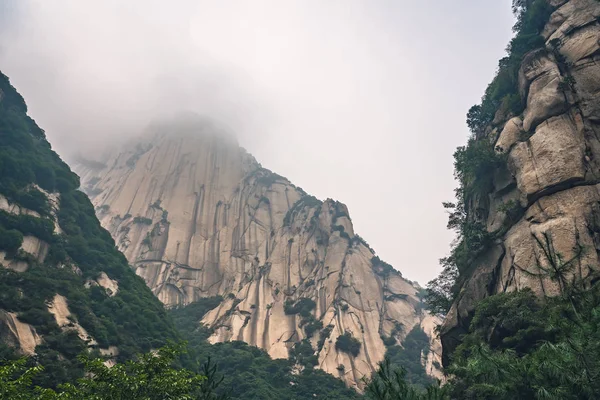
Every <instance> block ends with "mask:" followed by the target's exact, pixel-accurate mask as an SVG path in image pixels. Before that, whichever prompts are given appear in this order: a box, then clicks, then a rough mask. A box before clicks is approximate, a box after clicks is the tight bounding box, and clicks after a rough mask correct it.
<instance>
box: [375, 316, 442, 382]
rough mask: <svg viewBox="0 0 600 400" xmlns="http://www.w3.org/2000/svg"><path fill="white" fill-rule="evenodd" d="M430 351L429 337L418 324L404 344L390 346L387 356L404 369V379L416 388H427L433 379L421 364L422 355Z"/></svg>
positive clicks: (392, 362)
mask: <svg viewBox="0 0 600 400" xmlns="http://www.w3.org/2000/svg"><path fill="white" fill-rule="evenodd" d="M427 353H429V337H428V336H427V335H426V334H425V332H424V331H423V329H422V328H421V327H420V326H419V325H418V324H417V325H416V326H415V327H414V328H413V329H412V330H411V331H410V332H409V333H408V335H406V338H405V339H404V341H403V342H402V346H397V345H393V346H390V347H388V349H387V352H386V358H387V359H389V361H390V363H391V365H392V366H396V367H401V368H402V369H404V371H405V372H404V379H406V381H407V382H408V383H410V384H411V385H414V386H415V387H416V388H421V389H422V388H425V387H427V386H429V385H431V384H432V383H433V382H432V379H431V378H430V377H429V375H427V372H426V371H425V367H424V366H423V365H422V364H421V355H422V354H423V355H427Z"/></svg>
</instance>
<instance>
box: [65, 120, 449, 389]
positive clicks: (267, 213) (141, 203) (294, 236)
mask: <svg viewBox="0 0 600 400" xmlns="http://www.w3.org/2000/svg"><path fill="white" fill-rule="evenodd" d="M75 168H76V170H77V171H78V173H79V174H80V176H81V177H82V187H83V188H84V189H85V191H86V193H88V195H89V196H90V198H91V199H92V202H93V204H94V205H95V207H96V210H97V215H98V218H99V219H100V221H101V223H102V225H103V226H104V227H105V228H106V229H108V230H109V231H110V232H111V234H112V235H113V237H114V238H115V241H116V242H117V244H118V246H119V249H120V250H121V251H122V252H123V253H124V254H125V255H126V257H127V258H128V260H129V261H130V263H131V264H132V265H133V266H134V268H135V271H136V273H137V274H138V275H139V276H141V277H143V278H144V279H145V281H146V283H147V284H148V286H149V287H150V288H151V289H152V291H153V292H154V293H155V295H156V296H157V297H158V298H159V299H160V300H161V301H162V302H163V303H164V304H165V305H166V306H176V305H181V304H188V303H191V302H194V301H195V300H198V299H199V298H202V297H208V296H215V295H220V296H222V297H223V298H224V300H223V302H222V303H221V304H220V306H218V307H217V308H216V309H214V310H212V311H210V312H209V313H208V314H207V315H206V316H205V317H204V319H203V320H202V323H204V324H206V325H208V326H210V327H211V328H213V329H214V334H213V335H212V337H211V338H210V340H211V341H212V342H220V341H228V340H242V341H245V342H247V343H249V344H252V345H256V346H259V347H261V348H264V349H265V350H267V351H268V352H269V354H270V355H271V356H272V357H274V358H286V357H288V356H289V353H290V351H291V350H292V349H293V347H294V344H296V343H298V342H301V341H303V340H305V339H306V340H308V341H309V342H310V344H311V345H312V347H313V349H314V351H315V355H316V356H317V357H318V366H319V367H320V368H322V369H324V370H325V371H327V372H330V373H332V374H333V375H335V376H339V377H340V378H342V379H344V380H345V381H346V382H348V383H349V384H351V385H359V383H360V379H361V378H362V377H363V376H365V375H367V376H369V375H370V374H371V373H372V372H373V371H374V370H375V368H376V366H377V363H378V362H379V361H381V360H382V359H383V356H384V353H385V351H386V346H385V345H384V342H383V338H387V339H388V342H389V341H390V340H392V342H396V343H398V344H400V343H401V342H402V340H403V338H404V337H405V336H406V335H407V334H408V332H410V330H411V329H412V328H413V327H415V326H416V325H420V326H421V327H422V328H423V330H424V331H425V332H426V333H427V335H428V336H429V337H430V342H431V343H430V344H431V349H432V351H430V352H429V353H427V354H424V355H423V359H422V363H423V364H424V365H425V366H426V368H427V371H428V373H430V374H431V375H434V376H438V377H439V376H440V374H439V371H438V368H436V367H435V365H438V366H439V364H438V362H439V361H440V353H441V348H440V346H439V342H438V341H437V340H436V339H435V335H434V334H433V329H434V327H435V324H436V319H435V318H434V317H432V316H430V315H428V314H427V313H426V312H425V311H423V310H422V304H421V300H420V298H419V296H418V289H419V288H418V287H417V286H416V285H415V284H413V283H411V282H410V281H408V280H406V279H404V278H403V277H402V276H401V274H400V273H398V272H397V271H395V270H394V269H393V268H391V267H390V266H389V265H387V264H386V263H384V262H382V261H380V260H379V259H378V258H376V257H375V254H374V252H373V250H372V249H371V248H370V247H369V245H368V244H367V243H366V242H365V241H364V240H363V239H361V238H360V237H359V236H358V235H356V234H355V233H354V230H353V227H352V222H351V220H350V216H349V214H348V210H347V208H346V206H345V205H343V204H341V203H339V202H337V201H333V200H330V199H328V200H326V201H324V202H323V201H319V200H317V199H316V198H314V197H312V196H309V195H308V194H306V193H305V192H304V191H303V190H302V189H301V188H299V187H296V186H294V185H293V184H291V183H290V182H289V181H288V180H287V179H285V178H283V177H281V176H279V175H277V174H275V173H272V172H271V171H269V170H267V169H264V168H262V167H261V166H260V164H258V163H257V162H256V160H255V159H254V158H253V157H252V156H251V155H249V154H248V153H246V152H245V151H244V150H243V149H241V148H240V147H239V146H238V145H237V144H236V142H235V141H234V140H233V139H231V138H229V137H228V136H227V135H226V134H224V133H222V132H219V131H218V128H216V127H215V126H212V125H211V124H210V123H207V122H205V121H198V120H193V119H192V120H189V121H179V122H177V123H172V124H166V125H162V126H156V127H154V128H153V131H152V132H151V133H149V134H148V136H145V137H144V138H143V139H141V140H140V141H138V142H137V143H135V145H132V146H131V147H130V148H129V149H126V150H124V151H122V152H120V153H118V154H116V155H114V156H111V157H108V158H107V159H106V160H102V161H101V162H80V163H79V164H78V165H76V167H75ZM343 334H351V335H352V337H354V338H356V339H357V340H358V341H359V342H360V352H359V353H358V355H357V356H353V355H352V354H350V353H351V352H348V351H344V350H342V349H336V341H337V338H338V336H340V335H343ZM390 338H393V339H390Z"/></svg>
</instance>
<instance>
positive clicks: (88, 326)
mask: <svg viewBox="0 0 600 400" xmlns="http://www.w3.org/2000/svg"><path fill="white" fill-rule="evenodd" d="M78 187H79V178H78V177H77V176H76V175H75V174H74V173H73V172H71V170H70V169H69V167H68V166H67V165H66V164H65V163H64V162H63V161H62V160H61V159H60V158H59V156H58V155H57V154H56V153H54V152H53V151H52V149H51V147H50V144H49V143H48V141H47V140H46V137H45V134H44V131H43V130H41V129H40V128H39V127H38V126H37V125H36V123H35V122H34V121H33V120H32V119H31V118H30V117H28V116H27V107H26V105H25V102H24V100H23V98H22V97H21V96H20V95H19V94H18V93H17V91H16V90H15V89H14V88H13V87H12V86H11V84H10V82H9V80H8V78H7V77H6V76H5V75H0V263H1V264H2V268H0V342H1V344H0V366H3V367H0V386H2V387H0V398H11V399H12V398H15V397H14V393H19V395H20V396H21V397H20V398H23V399H34V398H35V399H38V398H40V399H41V398H44V399H46V398H48V399H49V398H54V397H51V396H55V395H56V396H71V395H72V396H74V397H64V398H88V397H86V396H87V395H89V394H90V393H93V391H92V392H90V390H91V389H90V387H93V388H96V390H97V391H98V393H100V394H99V395H100V396H101V397H99V398H105V397H102V396H103V394H101V393H104V395H106V396H109V394H110V393H113V392H111V390H109V389H110V385H111V384H112V385H114V384H117V383H119V384H123V385H124V384H125V382H126V381H127V380H124V379H125V378H124V376H121V375H119V374H118V373H116V372H110V373H109V372H107V371H108V370H103V369H102V368H103V367H102V362H104V364H106V365H107V366H112V365H115V364H116V363H121V364H119V365H120V367H119V368H126V371H129V372H128V373H130V374H132V375H131V378H130V380H129V381H127V382H129V384H131V385H134V384H137V383H140V382H145V381H144V380H145V379H147V377H145V374H146V372H144V371H147V370H149V369H152V368H160V369H161V371H163V372H161V373H164V374H165V375H164V382H163V381H160V379H158V378H157V379H158V380H157V382H155V384H156V385H158V386H157V387H156V391H155V392H154V393H153V394H152V396H154V397H152V398H162V397H160V396H161V395H166V394H167V393H180V394H181V396H183V394H186V395H188V394H190V393H196V392H197V389H198V388H197V387H196V386H195V385H191V386H190V385H189V384H187V383H186V384H185V385H184V386H182V387H181V388H180V389H181V390H179V389H177V390H175V389H173V388H169V387H168V385H167V386H165V385H166V383H165V382H167V383H169V382H170V384H172V385H178V384H179V383H181V382H180V380H179V379H180V378H181V379H183V380H185V379H188V378H190V377H195V376H196V374H200V377H199V378H198V379H199V381H198V382H200V381H201V380H202V378H201V377H202V376H205V375H207V374H206V373H205V372H206V371H205V370H204V369H203V367H204V365H205V364H206V362H207V360H208V359H209V358H211V359H212V360H213V362H212V364H211V365H215V364H218V365H219V370H218V372H216V373H215V381H219V380H220V378H221V377H222V378H223V382H222V383H221V384H220V385H218V389H217V391H218V392H219V393H221V394H222V395H227V396H228V397H227V398H231V399H282V398H285V399H309V398H311V399H312V398H314V397H318V398H326V399H354V398H358V397H359V395H358V393H357V392H356V391H354V390H353V389H350V388H347V387H346V385H345V384H344V383H343V382H342V381H341V380H339V379H336V378H334V377H333V376H331V375H329V374H327V373H325V372H323V371H321V370H316V369H314V368H313V366H312V364H311V365H309V366H308V367H306V368H305V367H304V365H302V364H299V365H297V366H296V365H295V360H294V361H288V360H272V359H271V358H270V357H269V355H268V354H267V353H266V352H264V351H263V350H260V349H258V348H256V347H251V346H248V345H247V344H245V343H243V342H231V343H222V344H217V345H211V344H209V343H208V342H207V341H206V338H207V337H208V333H209V332H210V331H209V330H208V329H206V328H203V327H202V326H201V325H200V324H199V321H200V319H202V317H203V315H204V314H205V313H206V311H208V310H210V309H211V308H213V307H214V306H215V305H216V304H215V303H214V300H213V299H204V301H203V302H199V303H194V304H192V305H190V306H188V307H185V308H180V309H174V310H172V311H170V314H171V316H172V317H173V318H174V320H175V321H176V324H175V325H176V327H175V326H174V324H173V322H172V321H173V318H171V316H169V315H168V314H167V312H166V311H165V309H164V307H163V305H162V303H161V302H160V301H159V300H158V299H157V298H156V297H155V296H154V295H153V294H152V292H151V291H150V289H148V287H147V286H146V284H145V283H144V281H143V280H142V279H141V278H139V277H138V276H136V275H135V273H134V271H133V269H131V268H130V267H129V265H128V262H127V260H126V259H125V257H124V256H123V254H122V253H120V252H119V251H118V250H117V248H116V247H115V243H114V241H113V239H112V238H111V236H110V234H109V233H108V232H107V231H106V230H104V229H103V228H102V227H101V226H100V224H99V222H98V220H97V219H96V217H95V214H94V208H93V206H92V204H91V203H90V201H89V200H88V198H87V196H86V195H85V194H84V193H83V192H81V191H79V190H78ZM177 329H179V330H180V332H178V330H177ZM182 339H185V340H187V341H189V344H188V345H187V346H183V349H181V351H178V352H172V351H171V350H170V349H171V348H166V349H165V353H164V354H165V357H164V359H163V360H162V361H160V362H159V360H156V361H151V359H148V358H147V357H148V356H147V355H146V356H142V358H141V359H140V360H141V361H140V364H132V365H130V364H125V363H126V362H128V361H130V360H133V359H137V357H138V355H139V354H140V353H148V352H149V351H151V350H154V349H157V348H159V347H161V346H164V345H165V344H166V343H167V342H168V341H169V340H173V341H181V340H182ZM161 354H162V353H161ZM22 357H25V358H23V361H18V362H15V360H17V359H20V358H22ZM82 357H84V358H82ZM86 359H87V361H86ZM94 360H95V361H94ZM144 360H145V361H144ZM98 362H100V364H98ZM148 363H150V365H149V364H148ZM171 365H173V368H171V367H170V366H171ZM307 365H308V364H307ZM419 365H420V364H419ZM182 367H186V368H187V370H183V369H181V368H182ZM85 370H87V371H94V372H96V373H100V372H102V371H104V372H102V374H103V375H102V376H103V378H101V379H100V380H98V381H93V382H88V383H86V384H82V385H79V386H78V387H77V388H71V389H68V387H66V388H65V387H60V388H59V389H58V391H57V392H54V391H44V390H42V389H40V390H37V389H33V387H34V386H39V387H40V388H45V389H56V388H57V387H59V386H60V385H61V384H63V383H68V382H71V383H74V382H75V380H76V379H79V378H82V377H83V376H84V375H83V374H84V371H85ZM117 371H118V369H117ZM19 373H22V374H23V375H22V377H21V378H22V379H20V378H19V379H17V380H13V379H12V378H16V377H18V376H19ZM203 373H204V375H202V374H203ZM104 374H105V375H104ZM104 378H106V380H103V379H104ZM128 379H129V378H128ZM161 379H162V378H161ZM194 379H196V378H194ZM178 382H179V383H178ZM86 385H88V386H89V385H92V386H89V387H88V386H86ZM30 389H31V390H30ZM67 389H68V390H67ZM213 389H214V388H213ZM3 390H5V391H3ZM103 390H104V391H103ZM131 390H132V389H131V388H129V389H127V388H124V389H123V391H122V392H119V395H120V396H129V395H130V394H131V393H133V392H132V391H131ZM61 393H62V394H61ZM68 393H71V394H68ZM210 393H213V391H212V390H211V391H210ZM210 393H209V394H210ZM113 394H114V393H113ZM138 394H139V393H138ZM196 394H197V393H196ZM111 395H112V394H111ZM2 396H5V397H2ZM43 396H46V397H43ZM78 396H79V397H78ZM82 396H83V397H82ZM207 396H208V397H199V398H200V399H216V398H215V397H211V396H212V394H210V395H207ZM60 398H63V397H60ZM106 398H108V397H106ZM118 398H121V397H118ZM127 398H130V397H127ZM132 398H133V397H132ZM135 398H145V397H143V396H142V397H135ZM175 398H185V397H175ZM190 398H191V397H190ZM194 398H196V397H194ZM223 398H225V397H223Z"/></svg>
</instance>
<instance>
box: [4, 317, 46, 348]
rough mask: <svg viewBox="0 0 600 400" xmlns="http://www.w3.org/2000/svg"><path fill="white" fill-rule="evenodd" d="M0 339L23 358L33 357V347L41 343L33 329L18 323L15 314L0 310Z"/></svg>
mask: <svg viewBox="0 0 600 400" xmlns="http://www.w3.org/2000/svg"><path fill="white" fill-rule="evenodd" d="M0 338H2V342H3V343H4V344H6V345H8V346H11V347H14V348H16V349H18V351H19V352H20V353H21V354H23V355H25V356H32V355H34V354H35V347H36V346H37V345H39V344H41V343H42V338H41V337H40V336H39V335H38V334H37V332H36V330H35V328H34V327H32V326H31V325H29V324H26V323H23V322H21V321H19V319H18V318H17V315H16V314H15V313H11V312H7V311H4V310H0Z"/></svg>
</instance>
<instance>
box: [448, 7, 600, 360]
mask: <svg viewBox="0 0 600 400" xmlns="http://www.w3.org/2000/svg"><path fill="white" fill-rule="evenodd" d="M550 3H551V4H552V5H554V6H557V7H558V9H557V10H556V11H555V12H554V13H553V14H552V16H551V18H550V21H549V22H548V24H547V25H546V28H545V29H544V32H543V36H544V37H545V38H547V41H546V48H545V49H539V50H536V51H533V52H531V53H529V54H528V55H526V56H525V57H524V60H523V63H522V65H521V71H520V76H519V84H520V92H521V94H522V96H526V99H527V107H526V109H525V111H524V113H523V123H522V125H521V124H520V121H521V119H520V117H514V118H512V119H510V116H509V115H506V116H505V118H504V119H502V118H497V121H494V122H495V123H496V122H497V123H498V126H493V127H491V128H492V129H490V130H495V129H498V131H500V132H501V133H500V135H499V136H498V139H497V142H496V146H497V151H499V152H503V153H506V154H507V155H508V163H507V164H508V165H507V166H508V171H504V172H499V173H497V174H496V176H494V190H493V191H492V192H491V193H489V196H488V201H486V202H482V203H484V204H486V205H487V206H485V207H484V210H483V212H481V210H478V212H479V213H480V214H483V215H484V218H483V220H484V221H487V229H488V231H489V232H504V233H503V234H502V235H501V236H500V237H499V239H498V240H497V241H496V243H495V244H494V245H492V246H491V247H490V248H489V249H487V250H486V251H485V252H484V254H482V255H481V256H480V257H479V259H478V260H476V262H475V264H476V265H475V266H474V268H473V271H474V272H473V273H472V275H471V277H470V278H469V279H468V280H467V281H466V282H465V284H464V285H463V287H462V289H461V291H460V294H459V296H458V298H457V300H456V301H455V303H454V304H453V306H452V308H451V310H450V312H449V314H448V316H447V317H446V319H445V321H444V324H443V326H442V331H441V339H442V344H443V347H444V361H445V362H446V363H447V362H448V354H449V353H451V352H452V351H453V350H454V348H455V347H456V345H457V344H458V343H459V342H460V335H461V334H463V333H465V332H466V330H467V328H468V324H469V321H470V318H471V317H472V312H473V310H474V308H475V305H476V303H477V302H478V301H480V300H481V299H483V298H485V297H487V296H489V295H492V294H496V293H501V292H506V291H513V290H518V289H521V288H525V287H529V288H532V290H533V291H534V292H536V293H537V294H538V295H540V296H544V295H550V296H551V295H556V294H558V293H559V292H560V290H561V282H558V281H552V280H550V279H549V278H548V277H547V274H545V272H544V270H546V269H548V268H550V267H551V265H550V264H551V262H552V260H549V259H548V256H547V255H546V254H560V255H561V256H562V259H563V260H571V259H574V262H573V268H572V270H570V271H569V274H568V276H567V278H568V279H569V280H570V279H573V278H579V279H582V280H583V281H584V282H585V281H586V279H591V275H592V274H593V273H594V272H595V271H596V272H597V271H598V270H600V261H599V256H598V254H599V253H598V251H599V250H598V249H600V246H599V244H600V236H599V232H600V218H599V216H600V214H599V211H600V209H599V206H598V204H600V203H599V202H600V187H599V185H598V182H600V181H599V180H598V178H599V177H600V164H599V161H598V160H599V159H600V143H599V139H598V138H599V137H600V136H599V134H600V98H599V94H600V63H599V62H598V51H599V44H600V31H599V26H600V25H598V17H600V3H599V2H597V1H595V0H571V1H551V2H550ZM557 43H558V46H557V47H556V44H557ZM556 51H558V52H559V53H560V54H561V55H562V56H563V57H564V58H565V60H566V61H561V63H559V62H558V61H557V60H556V59H557V58H560V57H556V56H555V55H556ZM567 78H572V79H573V80H574V85H573V87H572V88H567V87H565V85H564V84H562V85H561V84H560V82H566V81H568V79H567ZM506 172H508V173H506ZM509 200H512V201H513V202H514V204H515V205H516V206H517V207H518V206H520V207H521V208H523V209H524V212H523V213H522V216H521V217H520V218H516V219H515V218H513V219H508V218H507V217H506V215H505V212H503V211H500V210H498V207H499V206H500V205H501V204H503V203H504V204H506V203H507V201H509ZM469 212H470V213H471V214H473V213H474V212H475V211H474V210H469ZM549 247H550V248H549Z"/></svg>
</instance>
